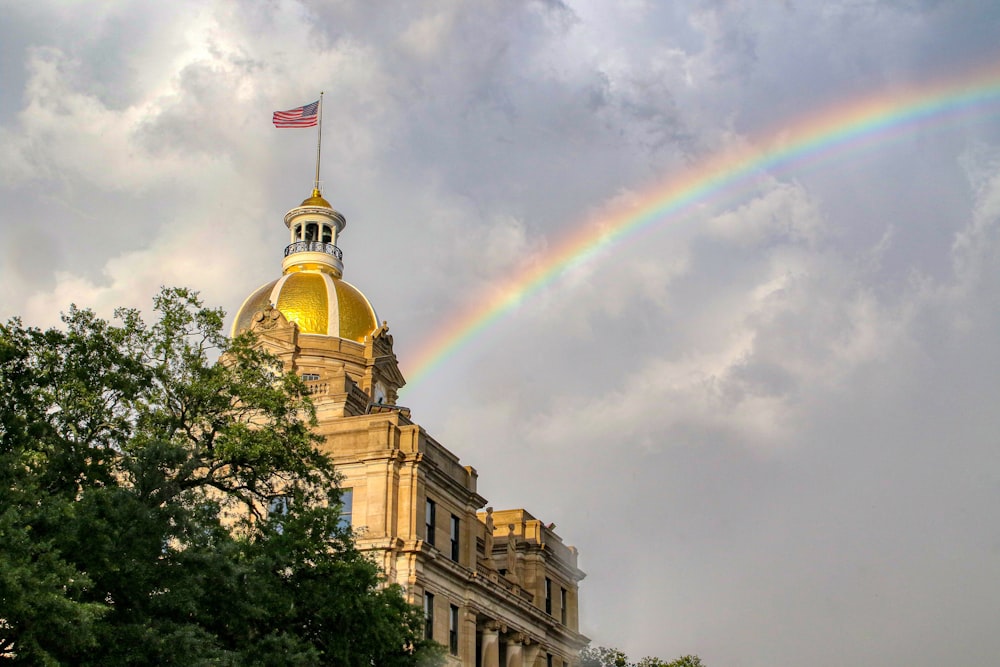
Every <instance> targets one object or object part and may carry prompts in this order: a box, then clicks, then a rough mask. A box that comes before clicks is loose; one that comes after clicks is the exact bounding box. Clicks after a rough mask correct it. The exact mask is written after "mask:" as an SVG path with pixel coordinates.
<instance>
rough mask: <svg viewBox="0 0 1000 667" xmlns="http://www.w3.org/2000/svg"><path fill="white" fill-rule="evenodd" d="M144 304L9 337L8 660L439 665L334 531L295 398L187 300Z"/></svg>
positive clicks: (435, 653)
mask: <svg viewBox="0 0 1000 667" xmlns="http://www.w3.org/2000/svg"><path fill="white" fill-rule="evenodd" d="M154 305H155V308H156V311H157V312H158V315H159V318H158V320H157V321H156V322H155V323H153V324H151V325H150V324H147V323H145V322H144V321H143V320H142V319H141V317H140V315H139V313H138V312H137V311H135V310H119V311H117V312H116V321H115V322H114V323H110V322H108V321H105V320H102V319H100V318H98V317H96V316H95V314H94V313H93V312H91V311H89V310H81V309H77V308H75V307H74V308H71V309H70V311H69V313H68V314H67V315H65V316H64V318H63V321H64V326H63V327H62V328H59V329H49V330H40V329H37V328H31V327H26V326H24V325H23V324H22V323H21V322H20V321H18V320H12V321H10V322H8V323H7V324H5V325H0V395H2V396H3V400H2V401H0V659H3V658H6V659H8V661H9V663H10V664H32V665H34V664H43V665H58V664H76V665H185V666H186V667H190V666H193V665H209V664H210V665H261V666H264V665H267V666H275V667H277V666H283V665H322V664H331V665H333V664H335V665H359V666H360V665H366V666H367V665H388V666H393V667H395V666H396V665H413V664H417V663H419V662H422V661H426V662H431V663H435V662H440V649H439V647H437V646H436V645H434V644H432V643H430V642H426V641H424V640H423V639H422V637H423V618H422V615H421V613H420V611H419V610H418V609H417V608H415V607H413V606H411V605H409V604H407V603H406V601H405V600H404V598H403V596H402V593H401V591H400V590H399V589H398V587H394V586H386V585H384V582H383V580H382V579H381V576H380V573H379V571H378V568H377V566H376V565H375V564H374V563H373V562H371V561H370V560H369V559H367V558H366V557H365V556H364V555H363V554H362V553H360V552H359V551H358V550H357V549H356V547H355V545H354V543H353V539H352V535H351V533H350V529H349V528H348V527H345V526H343V525H341V522H340V517H339V511H340V506H339V494H340V491H339V488H338V486H337V477H336V474H335V472H334V470H333V467H332V464H331V462H330V460H329V459H328V458H327V457H326V456H324V455H323V454H321V453H320V452H319V451H318V450H317V449H316V442H315V436H314V435H313V434H312V430H311V427H312V426H313V425H314V422H315V415H314V412H313V409H312V406H311V404H310V402H309V400H308V396H307V394H306V391H305V387H304V385H303V384H302V382H301V381H300V380H299V379H298V378H296V377H295V376H292V375H284V374H282V373H281V372H280V371H279V370H277V369H280V364H277V362H276V361H275V360H274V359H273V358H272V357H270V356H269V355H268V354H266V353H265V352H263V351H261V350H260V349H258V348H255V347H254V346H253V344H252V340H250V339H249V338H245V337H243V338H238V339H235V340H229V339H228V338H226V336H225V335H223V333H222V327H223V314H222V312H221V311H219V310H213V309H208V308H204V307H203V306H202V304H201V302H200V301H199V300H198V298H197V295H196V294H194V293H191V292H189V291H187V290H183V289H165V290H163V291H162V292H161V293H160V295H159V296H158V297H157V298H156V299H155V300H154ZM213 359H221V361H218V362H215V363H213ZM275 497H280V498H282V499H283V503H282V504H283V506H284V508H285V510H286V511H284V512H282V513H281V514H280V516H278V515H275V514H274V513H272V515H270V516H269V515H268V513H267V508H268V504H269V502H271V501H272V500H273V499H274V498H275Z"/></svg>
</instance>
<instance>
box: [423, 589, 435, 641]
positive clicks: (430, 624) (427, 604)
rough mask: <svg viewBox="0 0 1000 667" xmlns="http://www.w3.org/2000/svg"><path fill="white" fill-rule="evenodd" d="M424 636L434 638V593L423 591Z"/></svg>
mask: <svg viewBox="0 0 1000 667" xmlns="http://www.w3.org/2000/svg"><path fill="white" fill-rule="evenodd" d="M424 637H426V638H427V639H434V594H433V593H424Z"/></svg>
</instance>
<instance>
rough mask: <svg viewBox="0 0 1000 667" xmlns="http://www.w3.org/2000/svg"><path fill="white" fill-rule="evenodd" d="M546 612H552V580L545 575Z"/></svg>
mask: <svg viewBox="0 0 1000 667" xmlns="http://www.w3.org/2000/svg"><path fill="white" fill-rule="evenodd" d="M545 613H546V614H551V613H552V580H551V579H549V578H548V577H545Z"/></svg>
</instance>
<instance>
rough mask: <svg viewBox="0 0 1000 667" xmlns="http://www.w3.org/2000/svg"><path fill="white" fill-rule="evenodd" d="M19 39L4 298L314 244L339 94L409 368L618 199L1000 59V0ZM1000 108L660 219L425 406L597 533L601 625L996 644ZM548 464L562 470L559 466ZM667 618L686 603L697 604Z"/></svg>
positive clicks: (362, 245)
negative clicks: (318, 114) (309, 207)
mask: <svg viewBox="0 0 1000 667" xmlns="http://www.w3.org/2000/svg"><path fill="white" fill-rule="evenodd" d="M6 10H7V11H6V14H5V21H4V24H3V26H0V55H2V56H3V58H0V73H2V74H3V76H4V81H5V85H6V87H5V94H4V95H3V97H2V98H0V203H2V206H0V223H2V224H0V244H2V247H3V251H2V254H0V258H2V262H0V286H2V287H0V289H2V296H3V299H2V300H0V316H2V317H8V316H11V315H15V314H19V315H22V316H24V318H25V320H26V321H27V322H29V323H33V324H40V325H45V324H49V323H54V322H55V321H57V318H58V312H59V310H60V309H64V308H66V307H67V306H68V304H69V303H70V302H76V303H78V304H80V305H87V306H94V307H95V308H97V309H98V311H99V312H102V314H105V315H109V314H110V310H111V308H113V307H114V306H116V305H136V306H147V305H148V303H149V299H150V297H151V296H152V294H153V292H155V290H156V289H157V287H158V286H159V285H160V284H182V285H189V286H192V287H194V288H196V289H201V290H202V292H203V295H204V296H205V298H206V300H207V301H208V302H209V303H212V304H221V305H224V306H226V307H227V309H228V310H230V311H232V310H235V309H236V308H237V307H238V305H239V303H240V302H241V301H242V299H243V298H244V297H245V295H246V294H248V293H249V292H250V291H251V290H253V289H255V288H256V287H257V286H259V285H260V284H263V283H264V282H266V281H268V280H272V279H274V278H275V277H276V276H277V274H278V272H279V271H280V253H281V249H282V248H283V246H284V244H285V243H286V242H287V241H286V238H287V231H286V230H285V229H284V226H283V224H282V216H283V214H284V212H285V211H286V210H288V209H289V208H291V207H293V206H295V205H296V204H297V203H298V202H299V201H300V200H301V199H302V198H303V197H305V196H306V195H307V194H308V193H309V191H310V189H311V187H312V181H313V173H314V172H313V169H314V158H315V148H316V142H315V139H316V135H315V134H314V133H313V132H310V131H296V130H285V131H279V130H274V129H273V128H272V127H270V125H269V122H270V119H269V116H270V114H271V112H272V111H274V110H275V109H281V108H291V107H294V106H297V105H300V104H304V103H306V102H308V101H310V100H311V99H315V96H316V95H318V93H319V91H320V90H323V91H325V95H324V143H323V170H322V180H323V188H324V194H325V195H326V196H327V197H328V199H329V200H330V201H331V202H333V204H334V206H335V207H336V208H337V209H338V210H340V211H342V212H343V213H344V214H345V215H346V216H347V218H348V228H347V230H346V232H345V234H344V235H343V237H342V238H341V241H340V244H341V245H342V247H343V250H344V252H345V265H346V268H345V273H346V277H347V279H348V280H350V281H351V282H352V283H354V284H355V285H357V286H358V287H360V288H361V289H362V290H363V291H364V292H365V293H366V294H367V295H368V296H369V297H371V298H372V300H373V301H374V303H375V305H376V307H377V309H378V312H379V315H380V317H381V318H384V319H388V320H389V322H390V324H391V325H392V327H393V334H394V337H395V341H396V352H397V354H398V355H399V356H400V359H401V361H402V363H403V365H404V366H405V365H406V364H407V360H408V359H409V358H410V357H411V356H412V353H413V350H415V349H417V348H418V347H420V344H421V343H422V342H423V341H425V340H426V339H427V338H433V337H435V336H441V335H442V330H443V328H444V327H446V326H447V325H448V323H449V322H452V321H453V317H454V315H455V313H456V312H459V311H461V310H462V309H464V308H466V307H468V306H469V305H470V304H473V305H474V304H477V303H482V302H483V300H484V299H486V298H488V297H489V296H491V295H493V294H495V293H496V292H497V291H498V290H509V289H511V288H512V287H514V288H516V287H518V286H517V285H512V284H511V280H512V279H513V278H514V276H516V275H517V269H518V268H519V267H520V266H521V265H522V263H525V262H527V263H529V264H531V263H532V262H534V263H535V264H536V265H537V264H538V263H543V262H545V261H546V258H547V257H548V253H551V252H552V251H553V249H554V248H557V247H559V243H560V242H561V241H562V240H563V239H564V238H566V237H567V236H568V235H571V234H572V233H574V232H576V231H578V230H579V229H580V226H581V225H584V224H586V223H587V222H588V221H593V220H600V219H611V218H612V217H615V216H618V215H624V214H626V213H627V212H628V211H629V210H633V209H634V208H635V207H636V206H637V205H638V202H640V201H641V200H642V197H641V193H644V192H649V191H650V190H651V189H652V188H654V187H655V186H657V185H662V184H663V183H664V182H665V179H669V178H671V177H673V176H674V175H676V174H683V173H684V170H685V168H687V167H688V166H689V165H690V164H696V163H698V162H699V160H701V159H703V158H705V157H706V156H711V155H713V154H715V153H716V152H718V151H722V150H724V149H726V148H729V147H732V146H740V145H747V144H751V143H752V142H753V140H754V137H755V136H757V135H758V134H759V133H760V132H762V131H772V130H774V129H775V128H778V129H780V127H781V126H782V125H783V124H786V123H791V122H794V121H795V120H796V119H798V118H800V117H801V116H802V115H803V114H809V113H814V112H816V111H818V110H823V109H826V108H829V107H833V106H837V105H841V104H843V103H844V102H845V101H847V100H850V99H854V98H857V97H860V96H863V95H865V94H868V93H870V92H873V91H879V90H883V89H886V88H892V87H893V86H895V85H901V84H906V83H910V82H916V81H922V80H924V78H926V77H928V76H929V73H931V74H933V75H934V76H947V75H949V74H951V73H954V74H956V75H958V74H959V73H961V72H964V71H966V70H968V69H969V68H970V67H972V66H974V65H976V64H982V63H992V62H995V60H996V57H995V52H996V51H995V49H996V47H995V41H996V39H995V34H994V33H995V29H994V28H995V25H996V21H995V19H996V10H995V8H994V7H993V6H992V4H991V3H960V4H956V3H942V2H903V1H899V2H889V1H884V2H855V1H847V0H844V1H834V2H826V3H802V2H782V3H747V2H705V1H702V0H697V1H695V0H692V1H681V2H676V3H653V2H628V3H624V4H622V3H619V4H617V5H614V6H612V5H610V4H608V3H595V2H587V1H584V0H579V1H576V2H566V3H558V2H535V1H528V0H525V1H524V2H507V1H496V2H492V1H491V2H479V3H475V4H470V3H462V2H450V1H442V2H437V3H430V4H413V5H405V6H397V5H392V6H390V5H388V4H384V3H370V2H338V3H312V2H298V1H295V0H281V1H279V2H271V3H257V2H236V3H233V2H190V3H184V2H180V3H168V4H161V5H157V6H155V7H152V6H149V5H148V4H147V3H135V2H123V3H116V4H101V5H93V4H92V3H82V4H74V3H62V2H52V3H46V2H44V1H41V2H34V3H31V4H28V5H17V6H16V7H15V6H13V5H11V6H9V7H7V8H6ZM998 146H1000V126H998V124H997V122H996V118H995V116H994V115H990V114H982V115H975V114H970V115H968V116H965V117H963V118H961V119H956V120H955V122H951V123H947V124H942V125H941V126H938V127H934V128H923V129H920V130H915V131H914V132H912V133H910V134H906V135H903V136H899V137H897V138H896V139H895V140H894V141H893V142H885V143H881V144H878V145H875V146H872V147H870V148H869V149H868V150H867V151H866V152H849V153H845V154H844V155H842V156H841V157H840V158H839V159H838V160H837V161H832V160H830V161H823V160H819V161H817V162H816V163H814V164H812V165H810V166H809V168H805V169H799V170H797V171H794V172H793V171H789V172H786V173H781V174H762V175H760V178H759V179H757V181H756V183H755V188H754V189H753V190H752V191H750V190H749V189H748V191H747V192H745V193H743V194H742V195H740V196H735V195H734V196H733V197H732V198H731V199H729V200H726V201H722V200H713V201H711V202H705V203H704V204H703V205H702V206H700V207H698V208H696V209H692V211H691V214H690V215H688V216H686V217H684V218H683V219H669V220H664V221H662V222H661V223H659V224H655V225H650V226H648V227H647V228H644V229H643V231H642V232H641V233H636V234H634V235H633V236H631V237H630V238H628V239H623V240H622V241H621V242H620V243H618V244H616V245H614V246H613V247H612V248H610V249H609V250H608V251H607V252H604V253H602V254H599V255H598V256H595V257H593V258H592V259H590V260H589V261H587V262H584V263H581V264H578V265H575V266H574V267H573V268H572V269H569V270H566V271H564V272H563V273H562V274H560V275H558V276H555V277H553V279H552V280H550V281H548V282H547V283H546V284H545V285H544V286H542V287H541V288H540V289H538V290H536V291H535V292H533V293H532V294H530V295H527V294H526V295H524V297H523V298H522V299H521V300H520V301H519V303H518V305H517V307H515V308H513V309H512V310H511V311H510V312H509V313H507V314H505V315H504V317H502V318H500V319H499V320H498V321H496V322H495V323H493V324H492V325H491V326H490V327H488V328H487V329H486V330H485V331H484V332H482V333H481V334H479V335H478V337H476V338H474V339H472V340H471V341H470V342H469V343H468V344H467V345H466V346H465V347H463V348H462V349H461V350H458V351H457V352H456V353H455V354H454V355H453V356H452V357H451V359H450V361H449V362H447V363H445V364H442V365H441V366H440V367H439V368H437V369H436V372H435V373H433V374H432V375H431V376H430V377H428V378H427V379H426V380H424V381H423V382H422V383H420V384H419V385H415V386H412V387H409V388H408V389H407V393H406V394H405V395H404V399H405V402H406V403H407V404H408V405H409V406H411V407H412V408H413V409H414V415H415V418H416V419H417V420H418V421H419V422H420V423H421V424H422V425H423V426H425V427H426V428H427V429H428V430H429V432H431V433H432V434H434V435H435V437H437V438H438V439H440V440H441V441H442V442H443V443H444V444H445V445H446V446H448V447H449V448H451V449H453V450H454V451H455V452H456V453H457V454H458V455H459V456H461V458H462V460H463V462H465V463H467V464H470V465H473V466H475V467H476V468H477V469H478V470H479V473H480V482H479V483H480V490H481V491H482V492H483V493H484V494H485V495H486V496H487V497H489V498H490V500H491V502H493V503H494V504H495V505H497V506H502V505H508V504H511V505H512V504H517V505H524V506H526V507H528V509H530V510H531V511H532V512H535V513H537V514H538V515H539V516H542V517H546V520H548V521H555V522H556V523H558V524H559V530H560V533H561V534H563V536H564V537H565V538H566V540H567V541H568V542H570V543H574V544H576V545H577V546H579V547H580V549H581V554H582V556H581V557H582V563H583V566H584V568H585V569H586V570H587V571H588V572H589V576H588V578H587V579H586V580H585V581H584V582H583V593H582V597H581V600H582V605H583V622H584V626H585V627H584V629H585V631H586V632H589V633H591V634H592V635H593V637H594V639H595V640H596V641H597V642H598V643H602V644H615V645H620V646H622V648H624V649H626V650H627V651H628V652H629V653H630V654H632V655H633V656H640V655H643V654H656V655H660V656H661V657H664V658H671V657H674V656H675V655H679V654H682V653H698V654H700V655H701V656H702V657H703V658H704V659H705V660H706V662H707V663H708V664H712V665H716V664H719V665H721V664H745V665H773V664H797V663H805V664H810V665H826V664H829V665H832V664H842V663H844V662H854V663H858V664H910V665H932V664H939V663H941V662H949V663H956V662H957V663H960V664H988V663H989V661H990V659H992V658H993V656H995V655H996V654H997V652H998V651H1000V645H998V643H997V640H996V638H995V632H994V631H993V628H992V626H991V622H992V619H993V618H994V617H995V616H996V614H995V613H994V612H995V603H994V602H993V601H994V600H995V599H997V597H998V595H1000V590H997V585H996V584H995V582H996V581H998V580H1000V578H998V577H997V576H996V575H997V574H1000V573H998V572H997V571H996V570H997V565H996V563H997V562H998V561H997V559H996V553H997V552H998V550H1000V535H998V534H997V531H995V530H993V529H992V528H991V527H990V526H992V525H993V524H994V523H996V521H995V519H996V517H995V514H996V513H995V511H994V510H993V508H995V507H996V506H997V497H996V496H997V489H1000V486H998V484H1000V478H998V477H997V475H996V474H994V473H993V472H991V471H993V470H995V469H998V468H997V465H998V464H1000V461H998V460H997V454H996V452H997V451H1000V450H998V449H997V447H996V446H995V445H996V435H995V434H996V433H997V427H998V424H997V421H996V417H995V413H996V410H995V405H996V403H997V400H998V399H1000V396H998V393H997V384H996V377H997V374H998V372H1000V356H998V354H997V352H996V350H997V346H996V345H995V340H996V339H997V336H998V335H1000V316H998V314H997V313H998V310H997V308H996V307H995V301H996V294H997V293H1000V284H998V282H997V281H998V278H997V276H1000V271H998V269H1000V255H998V248H1000V244H998V237H997V229H998V222H1000V157H998V156H1000V149H998ZM526 462H530V463H526ZM664 628H666V630H665V629H664Z"/></svg>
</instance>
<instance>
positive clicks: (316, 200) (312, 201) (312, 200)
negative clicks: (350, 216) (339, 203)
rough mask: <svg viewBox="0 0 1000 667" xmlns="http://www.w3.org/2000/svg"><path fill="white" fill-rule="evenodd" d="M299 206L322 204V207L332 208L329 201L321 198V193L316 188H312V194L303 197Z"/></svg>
mask: <svg viewBox="0 0 1000 667" xmlns="http://www.w3.org/2000/svg"><path fill="white" fill-rule="evenodd" d="M299 206H322V207H323V208H333V207H332V206H330V202H328V201H327V200H325V199H323V195H322V194H320V191H319V189H318V188H313V191H312V195H310V196H309V197H308V198H306V199H303V200H302V203H301V204H299Z"/></svg>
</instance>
